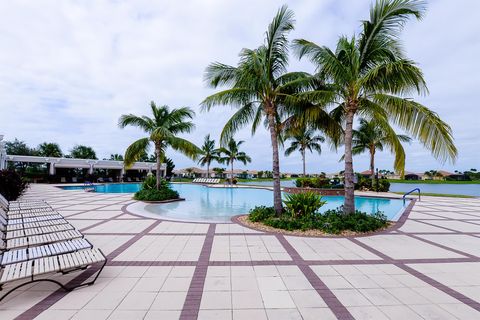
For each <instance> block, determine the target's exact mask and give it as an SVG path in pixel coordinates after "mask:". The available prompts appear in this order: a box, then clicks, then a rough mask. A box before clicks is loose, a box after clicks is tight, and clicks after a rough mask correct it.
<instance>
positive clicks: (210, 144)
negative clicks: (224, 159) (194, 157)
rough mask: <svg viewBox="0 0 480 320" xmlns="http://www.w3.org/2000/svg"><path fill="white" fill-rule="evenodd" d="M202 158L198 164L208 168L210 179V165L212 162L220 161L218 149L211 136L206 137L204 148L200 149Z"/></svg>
mask: <svg viewBox="0 0 480 320" xmlns="http://www.w3.org/2000/svg"><path fill="white" fill-rule="evenodd" d="M200 149H201V151H200V154H201V156H200V158H199V159H198V163H199V164H200V165H201V166H204V165H206V166H207V178H210V164H211V163H212V161H215V160H218V156H219V155H218V152H219V151H218V149H217V148H215V140H210V134H208V135H207V136H206V137H205V141H204V142H203V145H202V147H201V148H200Z"/></svg>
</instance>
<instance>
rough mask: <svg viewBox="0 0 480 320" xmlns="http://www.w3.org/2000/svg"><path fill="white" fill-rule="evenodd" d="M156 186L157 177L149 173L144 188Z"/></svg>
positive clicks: (154, 187)
mask: <svg viewBox="0 0 480 320" xmlns="http://www.w3.org/2000/svg"><path fill="white" fill-rule="evenodd" d="M162 181H163V180H162ZM156 188H157V178H156V177H155V176H154V175H148V176H147V177H146V178H145V180H144V181H143V183H142V189H143V190H150V189H156Z"/></svg>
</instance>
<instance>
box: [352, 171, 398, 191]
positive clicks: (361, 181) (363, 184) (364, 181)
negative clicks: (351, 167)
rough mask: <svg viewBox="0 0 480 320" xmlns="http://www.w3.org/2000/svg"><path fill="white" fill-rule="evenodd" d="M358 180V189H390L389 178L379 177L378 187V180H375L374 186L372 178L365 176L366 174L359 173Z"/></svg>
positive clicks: (356, 186) (356, 185)
mask: <svg viewBox="0 0 480 320" xmlns="http://www.w3.org/2000/svg"><path fill="white" fill-rule="evenodd" d="M357 178H358V182H357V183H356V184H355V189H356V190H368V191H378V192H388V191H389V190H390V182H389V181H388V180H387V179H384V178H380V179H378V188H377V181H375V180H374V183H373V186H372V179H370V178H365V177H364V176H361V175H358V176H357Z"/></svg>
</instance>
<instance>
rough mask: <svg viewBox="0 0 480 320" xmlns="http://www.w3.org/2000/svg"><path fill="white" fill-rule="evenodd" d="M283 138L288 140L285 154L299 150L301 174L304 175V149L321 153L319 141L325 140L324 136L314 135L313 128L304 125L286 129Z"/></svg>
mask: <svg viewBox="0 0 480 320" xmlns="http://www.w3.org/2000/svg"><path fill="white" fill-rule="evenodd" d="M285 138H286V139H287V140H290V141H291V142H290V146H289V147H288V148H287V149H285V155H286V156H289V155H291V154H292V153H293V152H295V151H297V150H298V151H300V154H301V155H302V163H303V176H305V175H306V170H305V153H306V151H307V150H308V151H310V152H313V151H316V152H317V153H318V154H321V153H322V146H321V143H322V142H325V138H324V137H322V136H320V135H315V130H314V129H312V128H308V127H306V126H301V127H300V128H294V129H291V130H289V131H287V133H286V135H285Z"/></svg>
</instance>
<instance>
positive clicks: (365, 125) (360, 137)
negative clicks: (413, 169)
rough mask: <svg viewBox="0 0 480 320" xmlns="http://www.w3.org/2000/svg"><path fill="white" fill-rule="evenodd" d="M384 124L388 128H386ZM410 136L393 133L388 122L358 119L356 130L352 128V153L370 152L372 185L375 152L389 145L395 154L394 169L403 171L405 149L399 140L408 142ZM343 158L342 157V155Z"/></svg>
mask: <svg viewBox="0 0 480 320" xmlns="http://www.w3.org/2000/svg"><path fill="white" fill-rule="evenodd" d="M385 126H388V127H389V128H388V129H387V130H386V129H385ZM411 140H412V138H410V137H409V136H406V135H401V134H395V133H394V131H393V129H392V128H391V127H390V126H389V125H388V123H382V122H373V121H370V122H369V121H367V120H366V119H363V118H362V119H360V126H359V128H358V130H353V137H352V155H359V154H362V153H364V152H366V151H368V152H369V153H370V174H371V175H370V176H371V179H372V185H373V183H374V179H375V153H376V151H377V150H380V151H383V149H384V147H390V150H391V152H392V153H393V154H395V161H394V165H393V166H394V169H395V171H397V172H402V171H405V150H403V146H402V144H401V142H410V141H411ZM342 160H343V157H342Z"/></svg>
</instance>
